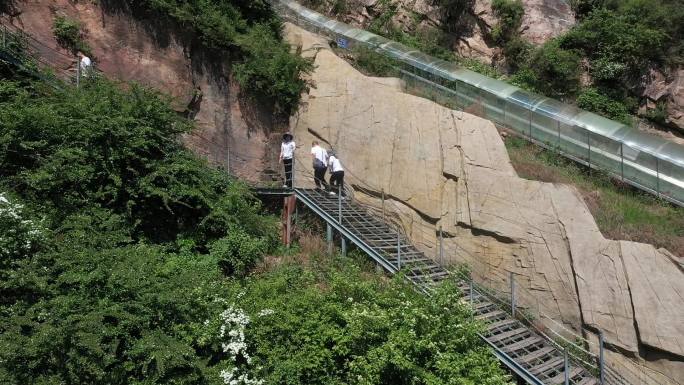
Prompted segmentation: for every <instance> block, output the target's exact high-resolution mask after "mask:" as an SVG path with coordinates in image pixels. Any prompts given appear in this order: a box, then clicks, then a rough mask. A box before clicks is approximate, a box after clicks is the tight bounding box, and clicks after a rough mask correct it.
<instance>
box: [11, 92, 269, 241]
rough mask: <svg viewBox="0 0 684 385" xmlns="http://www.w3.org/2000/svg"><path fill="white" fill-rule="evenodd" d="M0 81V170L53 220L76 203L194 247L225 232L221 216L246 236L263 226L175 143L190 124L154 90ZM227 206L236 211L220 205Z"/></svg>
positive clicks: (223, 180)
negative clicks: (66, 88)
mask: <svg viewBox="0 0 684 385" xmlns="http://www.w3.org/2000/svg"><path fill="white" fill-rule="evenodd" d="M3 84H5V85H7V84H8V83H7V82H3ZM9 84H10V85H11V84H12V83H9ZM0 88H2V87H0ZM6 89H8V90H14V93H11V91H8V93H5V94H2V95H1V96H2V99H0V122H1V123H0V128H1V131H2V132H3V135H2V137H0V176H1V177H2V179H3V181H5V182H6V183H8V184H9V185H12V186H13V187H14V189H15V190H16V191H17V192H19V193H20V194H21V195H22V196H23V197H26V198H27V199H29V200H30V201H32V202H36V203H37V204H38V205H40V207H41V209H42V210H43V211H45V212H46V213H47V214H48V215H49V216H50V217H51V218H54V220H55V221H56V224H57V225H59V222H60V218H63V217H64V216H65V215H68V214H70V213H74V212H78V211H80V210H82V209H83V208H84V205H85V207H91V206H93V207H106V208H108V209H111V210H113V211H114V212H116V213H119V214H121V215H124V216H125V218H126V219H127V220H128V221H129V223H130V224H131V226H132V229H133V231H134V234H135V236H136V237H143V238H147V239H150V240H153V241H156V242H164V241H169V240H174V239H176V238H177V237H178V236H187V237H191V238H192V239H195V240H197V242H198V245H199V246H200V247H202V245H204V244H206V242H208V241H210V240H211V239H218V238H220V237H222V236H224V235H225V234H226V233H227V229H228V226H229V224H230V223H229V222H230V221H228V220H227V219H226V217H230V218H232V221H234V222H235V221H237V223H240V224H242V225H244V226H248V227H249V231H250V232H251V233H253V234H257V235H261V234H265V233H270V231H271V230H272V224H268V223H267V222H268V221H267V222H264V219H263V217H261V216H260V215H258V214H257V213H258V205H256V203H255V202H256V201H254V200H251V199H250V198H248V196H249V194H248V193H247V191H246V189H245V188H244V187H242V186H241V185H240V184H239V183H237V182H236V181H234V180H232V179H231V178H230V177H228V176H227V175H226V174H225V173H223V172H221V171H219V170H214V169H211V168H209V167H208V166H207V165H206V163H205V162H204V161H201V160H199V159H197V158H196V157H194V156H193V155H191V154H190V153H189V152H188V151H187V150H185V149H184V148H183V147H182V144H181V143H180V142H179V141H178V135H180V134H182V133H184V132H187V131H188V130H189V129H190V128H191V125H190V124H189V122H188V121H186V120H183V119H180V118H179V117H178V116H177V114H176V113H175V112H174V111H173V110H172V109H171V108H170V106H169V104H168V101H167V100H166V99H165V98H163V97H161V96H160V95H158V94H157V93H155V92H153V91H150V90H148V89H145V88H142V87H139V86H136V85H132V86H131V87H129V90H128V91H125V92H122V91H120V90H119V88H118V87H117V86H115V85H114V84H111V83H108V82H105V81H93V82H91V83H90V84H89V85H88V86H87V87H84V88H83V89H82V90H80V91H79V92H68V93H60V92H56V91H54V90H50V89H43V88H42V87H39V85H34V86H33V88H22V87H16V86H15V87H14V88H12V87H9V86H7V88H6ZM242 202H244V203H242ZM235 208H240V211H239V212H235V213H239V214H240V215H241V217H235V216H233V214H235V213H230V212H228V213H227V212H226V210H232V209H235Z"/></svg>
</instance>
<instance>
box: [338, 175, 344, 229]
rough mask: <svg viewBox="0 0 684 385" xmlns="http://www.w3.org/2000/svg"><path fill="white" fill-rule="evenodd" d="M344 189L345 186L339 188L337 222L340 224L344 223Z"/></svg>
mask: <svg viewBox="0 0 684 385" xmlns="http://www.w3.org/2000/svg"><path fill="white" fill-rule="evenodd" d="M338 186H339V184H338ZM342 189H343V187H338V188H337V223H339V224H340V226H341V225H342Z"/></svg>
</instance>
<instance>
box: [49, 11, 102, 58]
mask: <svg viewBox="0 0 684 385" xmlns="http://www.w3.org/2000/svg"><path fill="white" fill-rule="evenodd" d="M52 32H53V33H54V34H55V38H57V43H59V45H60V46H62V48H66V49H68V50H70V51H71V53H73V54H74V55H75V54H76V53H78V52H79V51H80V52H83V53H84V54H86V55H92V52H91V51H90V46H88V44H87V43H86V42H85V41H84V40H83V32H82V31H81V24H80V23H79V22H78V21H76V20H72V19H69V18H67V17H65V16H56V17H55V20H54V22H53V24H52Z"/></svg>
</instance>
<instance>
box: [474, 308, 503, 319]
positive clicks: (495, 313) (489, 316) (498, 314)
mask: <svg viewBox="0 0 684 385" xmlns="http://www.w3.org/2000/svg"><path fill="white" fill-rule="evenodd" d="M505 315H506V313H504V312H502V311H501V310H495V311H493V312H491V313H485V314H478V315H476V316H475V319H477V320H480V321H486V320H490V319H493V318H497V317H501V316H505Z"/></svg>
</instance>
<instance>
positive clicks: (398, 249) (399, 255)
mask: <svg viewBox="0 0 684 385" xmlns="http://www.w3.org/2000/svg"><path fill="white" fill-rule="evenodd" d="M397 269H399V270H401V235H400V234H399V231H397Z"/></svg>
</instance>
